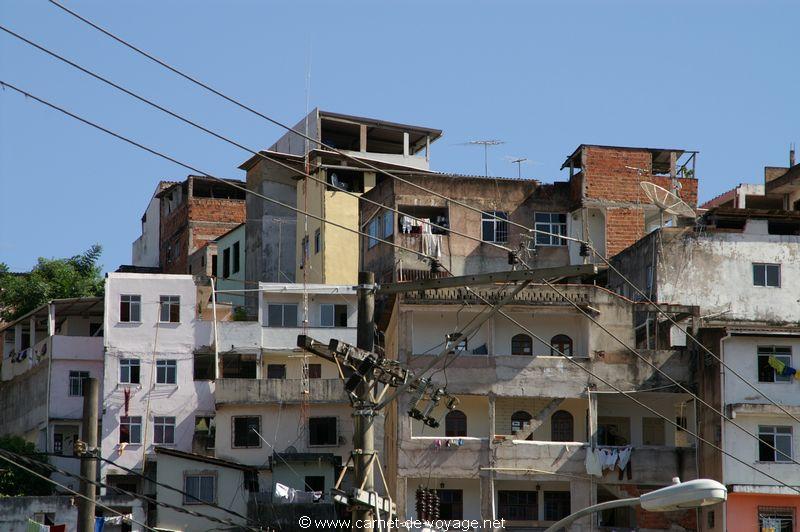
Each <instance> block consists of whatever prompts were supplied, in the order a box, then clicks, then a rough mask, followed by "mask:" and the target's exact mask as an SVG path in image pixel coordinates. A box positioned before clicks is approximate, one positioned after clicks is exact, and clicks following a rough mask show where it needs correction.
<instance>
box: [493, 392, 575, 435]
mask: <svg viewBox="0 0 800 532" xmlns="http://www.w3.org/2000/svg"><path fill="white" fill-rule="evenodd" d="M549 402H550V399H547V398H541V397H536V398H533V397H530V398H526V397H498V398H497V401H496V403H495V433H496V434H504V435H511V416H512V415H513V414H514V412H517V411H518V410H524V411H526V412H528V413H529V414H530V415H532V416H534V417H535V416H536V414H537V412H539V411H540V410H542V408H544V407H545V406H546V405H547V404H548V403H549ZM588 408H589V402H588V401H587V400H586V399H565V400H564V401H562V403H561V404H560V405H558V408H556V409H555V410H554V411H553V412H552V413H551V414H550V416H552V415H553V413H555V412H557V411H558V410H566V411H567V412H569V413H570V414H572V419H573V422H574V423H573V427H574V436H575V441H586V440H587V438H586V412H587V409H588ZM550 416H548V417H547V419H546V420H545V421H544V423H542V425H541V426H540V427H539V428H537V429H536V430H535V431H534V433H533V439H534V440H536V441H550Z"/></svg>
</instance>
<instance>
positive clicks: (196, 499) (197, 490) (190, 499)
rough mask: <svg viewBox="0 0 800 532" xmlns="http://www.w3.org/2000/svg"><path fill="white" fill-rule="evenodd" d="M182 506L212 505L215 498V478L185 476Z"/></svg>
mask: <svg viewBox="0 0 800 532" xmlns="http://www.w3.org/2000/svg"><path fill="white" fill-rule="evenodd" d="M183 491H185V492H186V494H184V496H183V503H184V504H203V503H209V504H214V503H215V502H216V496H217V477H216V475H213V474H207V475H186V476H185V477H184V479H183Z"/></svg>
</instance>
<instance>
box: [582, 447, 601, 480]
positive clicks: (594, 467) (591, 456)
mask: <svg viewBox="0 0 800 532" xmlns="http://www.w3.org/2000/svg"><path fill="white" fill-rule="evenodd" d="M586 473H587V474H589V475H594V476H596V477H602V476H603V466H602V465H601V464H600V457H599V456H598V454H597V452H595V450H594V449H592V448H591V447H589V448H587V449H586Z"/></svg>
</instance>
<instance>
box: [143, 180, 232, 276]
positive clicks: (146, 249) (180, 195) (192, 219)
mask: <svg viewBox="0 0 800 532" xmlns="http://www.w3.org/2000/svg"><path fill="white" fill-rule="evenodd" d="M229 181H230V183H232V184H235V185H239V186H244V182H242V181H237V180H229ZM244 196H245V192H244V191H243V190H241V189H238V188H235V187H233V186H226V185H225V184H223V183H220V182H218V181H216V180H214V179H210V178H207V177H201V176H191V175H190V176H189V177H187V178H186V180H185V181H182V182H172V181H162V182H160V183H159V185H158V187H156V193H155V195H154V196H153V199H151V200H150V203H149V204H148V207H147V211H146V212H145V214H144V216H143V217H142V235H141V236H140V237H139V238H137V239H136V241H135V242H134V243H133V253H132V255H133V266H137V267H159V268H161V271H162V272H163V273H178V274H186V273H190V274H197V275H199V274H202V273H203V271H205V273H206V274H208V273H209V272H210V271H212V268H211V265H210V264H208V265H206V264H205V262H206V261H205V260H203V263H204V264H203V265H202V266H200V265H197V264H192V265H191V266H192V269H193V270H194V271H190V257H191V256H192V254H193V253H195V252H196V251H198V250H200V249H202V248H203V247H204V246H205V245H206V243H208V242H210V241H212V240H214V239H216V238H217V237H219V236H220V235H222V234H224V233H227V232H228V231H230V230H231V229H232V228H234V227H236V226H237V225H239V224H241V223H243V222H244V218H245V199H244ZM156 238H157V239H158V242H156ZM197 259H198V262H200V260H202V259H201V257H200V256H199V255H198V257H197ZM201 270H202V271H201Z"/></svg>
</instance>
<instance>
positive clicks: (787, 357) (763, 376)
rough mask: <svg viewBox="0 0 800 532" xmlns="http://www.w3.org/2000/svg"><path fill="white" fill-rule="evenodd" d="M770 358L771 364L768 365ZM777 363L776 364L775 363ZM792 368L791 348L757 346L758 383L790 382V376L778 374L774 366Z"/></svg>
mask: <svg viewBox="0 0 800 532" xmlns="http://www.w3.org/2000/svg"><path fill="white" fill-rule="evenodd" d="M770 357H772V359H773V364H774V366H773V364H770ZM776 361H777V363H776ZM781 364H782V365H783V366H784V367H791V366H792V348H791V347H787V346H775V345H760V346H758V382H792V375H791V374H789V373H786V371H784V373H780V372H779V371H778V369H777V368H776V367H775V366H778V367H780V366H781Z"/></svg>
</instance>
